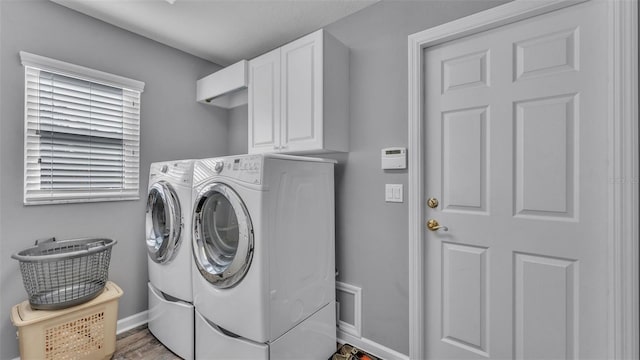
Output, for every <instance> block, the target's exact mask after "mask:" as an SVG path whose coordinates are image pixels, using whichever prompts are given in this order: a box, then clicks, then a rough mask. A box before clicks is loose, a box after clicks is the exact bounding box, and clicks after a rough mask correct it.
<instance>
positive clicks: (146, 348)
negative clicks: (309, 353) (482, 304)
mask: <svg viewBox="0 0 640 360" xmlns="http://www.w3.org/2000/svg"><path fill="white" fill-rule="evenodd" d="M338 345H339V344H338ZM352 348H353V347H352V346H351V345H348V344H347V345H344V346H342V347H341V348H340V349H339V350H338V351H337V352H336V355H334V356H333V357H332V358H333V359H339V360H346V359H349V358H351V357H350V356H349V354H350V353H352V351H353V354H356V356H355V357H356V358H358V359H363V358H365V357H364V356H363V355H366V358H368V359H371V360H382V359H380V358H378V357H375V356H373V355H371V354H368V353H365V352H363V351H362V350H359V349H355V350H352ZM179 359H181V358H180V357H179V356H177V355H176V354H174V353H172V352H171V351H169V349H167V348H166V347H164V345H162V343H160V342H159V341H158V339H156V338H155V337H154V336H153V335H152V334H151V333H150V332H149V329H148V328H147V325H142V326H140V327H137V328H135V329H132V330H129V331H126V332H124V333H122V334H120V335H118V336H117V337H116V351H115V353H114V354H113V358H112V360H179Z"/></svg>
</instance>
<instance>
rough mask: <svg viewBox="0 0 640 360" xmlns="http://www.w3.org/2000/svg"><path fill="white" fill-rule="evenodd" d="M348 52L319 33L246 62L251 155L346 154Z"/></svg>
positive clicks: (341, 45) (329, 37) (332, 39)
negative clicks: (339, 152)
mask: <svg viewBox="0 0 640 360" xmlns="http://www.w3.org/2000/svg"><path fill="white" fill-rule="evenodd" d="M348 96H349V50H348V49H347V48H346V47H345V46H344V45H343V44H342V43H340V42H339V41H338V40H337V39H335V38H334V37H333V36H331V35H329V34H328V33H326V32H325V31H323V30H319V31H316V32H314V33H312V34H309V35H307V36H304V37H302V38H300V39H298V40H295V41H293V42H291V43H289V44H287V45H284V46H282V47H280V48H278V49H275V50H273V51H271V52H269V53H266V54H264V55H262V56H259V57H257V58H255V59H253V60H251V61H250V62H249V146H248V150H249V153H261V152H285V153H295V154H312V153H322V152H336V151H347V150H348V145H347V141H348V117H349V101H348V100H349V99H348Z"/></svg>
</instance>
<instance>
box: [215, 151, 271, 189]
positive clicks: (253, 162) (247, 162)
mask: <svg viewBox="0 0 640 360" xmlns="http://www.w3.org/2000/svg"><path fill="white" fill-rule="evenodd" d="M222 161H224V163H223V166H222V167H223V169H222V170H221V171H219V172H218V173H219V174H220V175H223V176H228V177H231V178H234V179H238V180H241V181H245V182H248V183H251V184H260V183H261V182H262V181H261V177H262V157H261V156H246V155H245V156H242V157H230V158H225V159H224V160H222Z"/></svg>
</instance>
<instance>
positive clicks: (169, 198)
mask: <svg viewBox="0 0 640 360" xmlns="http://www.w3.org/2000/svg"><path fill="white" fill-rule="evenodd" d="M181 228H182V217H181V213H180V202H179V201H178V197H177V195H176V193H175V191H174V190H173V187H172V186H171V185H170V184H169V183H167V182H164V181H159V182H157V183H155V184H153V185H152V186H151V187H150V188H149V196H148V197H147V214H146V222H145V229H146V233H147V236H146V238H147V239H146V241H147V250H148V252H149V258H150V259H151V260H153V261H154V262H157V263H167V262H169V261H171V260H172V259H173V257H174V256H175V254H176V250H177V248H178V246H179V245H180V230H181Z"/></svg>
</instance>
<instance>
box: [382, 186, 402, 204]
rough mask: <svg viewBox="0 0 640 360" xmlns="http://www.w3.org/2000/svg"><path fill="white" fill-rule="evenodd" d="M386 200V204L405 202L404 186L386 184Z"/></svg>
mask: <svg viewBox="0 0 640 360" xmlns="http://www.w3.org/2000/svg"><path fill="white" fill-rule="evenodd" d="M384 187H385V189H384V200H385V201H386V202H400V203H401V202H403V197H402V184H385V186H384Z"/></svg>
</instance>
